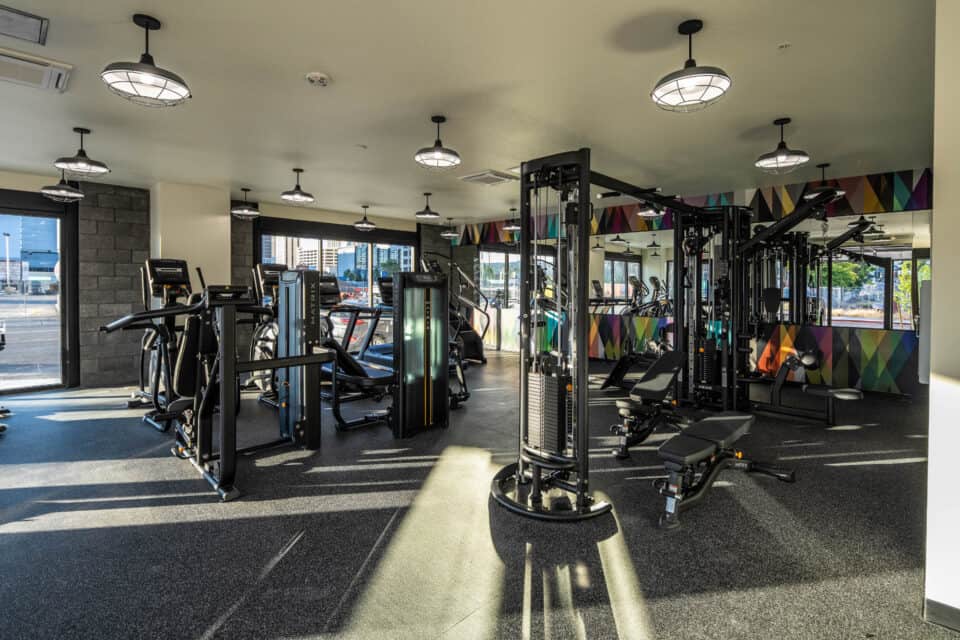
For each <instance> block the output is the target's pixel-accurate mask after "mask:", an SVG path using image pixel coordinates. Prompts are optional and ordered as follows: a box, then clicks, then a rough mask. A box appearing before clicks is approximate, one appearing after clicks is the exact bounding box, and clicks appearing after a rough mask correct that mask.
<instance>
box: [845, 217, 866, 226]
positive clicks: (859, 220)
mask: <svg viewBox="0 0 960 640" xmlns="http://www.w3.org/2000/svg"><path fill="white" fill-rule="evenodd" d="M862 224H870V221H869V220H867V219H866V218H865V217H863V216H862V215H861V216H860V217H859V218H857V219H856V220H854V221H853V222H848V223H847V226H848V227H850V228H851V229H852V228H853V227H856V226H859V225H862Z"/></svg>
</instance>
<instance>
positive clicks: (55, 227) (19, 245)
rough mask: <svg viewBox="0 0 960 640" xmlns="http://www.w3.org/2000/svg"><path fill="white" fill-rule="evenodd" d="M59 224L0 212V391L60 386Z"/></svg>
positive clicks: (61, 374) (40, 217) (61, 363)
mask: <svg viewBox="0 0 960 640" xmlns="http://www.w3.org/2000/svg"><path fill="white" fill-rule="evenodd" d="M60 238H61V234H60V220H59V218H56V217H43V216H26V215H14V214H9V213H0V392H6V391H13V390H18V389H29V388H34V387H46V386H54V385H60V384H63V344H62V339H63V326H64V323H63V303H62V298H61V293H62V288H63V287H62V280H61V274H62V273H63V271H62V267H61V253H62V249H61V247H60Z"/></svg>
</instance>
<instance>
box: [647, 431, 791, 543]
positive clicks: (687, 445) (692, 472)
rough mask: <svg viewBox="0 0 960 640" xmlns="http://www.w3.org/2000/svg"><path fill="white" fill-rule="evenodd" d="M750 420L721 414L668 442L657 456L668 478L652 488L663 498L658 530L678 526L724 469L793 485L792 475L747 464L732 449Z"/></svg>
mask: <svg viewBox="0 0 960 640" xmlns="http://www.w3.org/2000/svg"><path fill="white" fill-rule="evenodd" d="M753 422H754V417H753V416H751V415H749V414H736V413H722V414H719V415H716V416H711V417H709V418H705V419H703V420H700V421H698V422H695V423H694V424H692V425H690V426H689V427H687V428H686V429H684V430H683V432H682V433H680V434H679V435H676V436H674V437H673V438H670V439H669V440H667V441H666V442H664V443H663V444H662V445H660V449H659V450H658V453H659V455H660V458H661V459H662V460H663V464H664V467H665V468H666V470H667V473H668V474H669V476H668V478H667V479H666V480H657V481H656V482H654V486H655V487H656V488H657V489H658V490H659V491H660V494H661V495H663V496H664V497H665V498H666V506H665V508H664V512H663V513H662V514H661V515H660V526H661V527H664V528H672V527H676V526H679V525H680V520H679V516H680V511H681V510H683V509H686V508H688V507H691V506H693V505H694V504H696V503H697V502H698V501H699V500H700V498H702V497H703V496H704V494H706V492H707V489H709V488H710V486H711V485H712V484H713V482H714V480H716V479H717V475H719V473H720V472H721V471H723V470H724V469H737V470H739V471H746V472H748V473H762V474H765V475H769V476H773V477H774V478H777V479H778V480H782V481H784V482H793V481H794V479H795V478H794V473H793V471H792V470H789V469H782V468H779V467H775V466H772V465H769V464H765V463H762V462H756V461H753V460H748V459H746V458H744V457H743V452H742V451H739V450H737V449H734V448H733V445H734V443H736V441H737V440H739V439H740V438H742V437H743V436H745V435H747V434H748V433H749V432H750V427H751V426H752V425H753Z"/></svg>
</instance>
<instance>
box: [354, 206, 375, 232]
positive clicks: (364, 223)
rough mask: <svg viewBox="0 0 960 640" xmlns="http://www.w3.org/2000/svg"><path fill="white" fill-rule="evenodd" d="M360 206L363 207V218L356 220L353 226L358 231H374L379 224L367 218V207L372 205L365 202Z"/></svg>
mask: <svg viewBox="0 0 960 640" xmlns="http://www.w3.org/2000/svg"><path fill="white" fill-rule="evenodd" d="M360 208H361V209H363V218H361V219H360V220H357V221H356V222H354V223H353V228H354V229H356V230H357V231H373V230H374V229H376V228H377V225H376V224H374V223H373V222H370V221H369V220H367V209H369V208H370V205H368V204H365V205H363V206H362V207H360Z"/></svg>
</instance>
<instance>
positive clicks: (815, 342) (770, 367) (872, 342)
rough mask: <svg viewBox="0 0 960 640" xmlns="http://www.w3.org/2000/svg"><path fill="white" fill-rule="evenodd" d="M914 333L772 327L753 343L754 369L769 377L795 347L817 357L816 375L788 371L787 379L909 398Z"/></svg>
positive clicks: (914, 361) (914, 364) (912, 386)
mask: <svg viewBox="0 0 960 640" xmlns="http://www.w3.org/2000/svg"><path fill="white" fill-rule="evenodd" d="M917 345H918V340H917V334H916V333H914V332H913V331H887V330H884V329H859V328H852V327H814V326H801V325H788V324H778V325H773V326H772V327H771V328H770V329H769V330H768V332H767V335H765V336H764V337H763V338H761V339H760V340H758V341H757V350H756V354H757V362H756V367H757V370H758V371H761V372H762V373H764V374H765V375H769V376H774V375H776V373H777V371H778V370H779V369H780V365H781V364H782V363H783V361H784V360H785V359H786V358H787V356H789V355H791V354H793V353H794V352H795V351H796V350H797V349H798V348H799V349H801V350H804V351H807V350H813V349H816V350H818V351H819V352H820V354H821V359H822V364H821V367H820V369H819V370H816V371H808V372H806V374H805V377H804V372H803V371H802V370H798V371H795V372H791V374H790V375H789V376H788V379H789V380H794V381H797V382H802V381H804V380H806V381H807V382H812V383H815V384H826V385H830V386H832V387H855V388H858V389H863V390H864V391H882V392H884V393H898V394H913V393H915V392H916V390H917V385H918V384H919V383H918V380H917Z"/></svg>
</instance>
